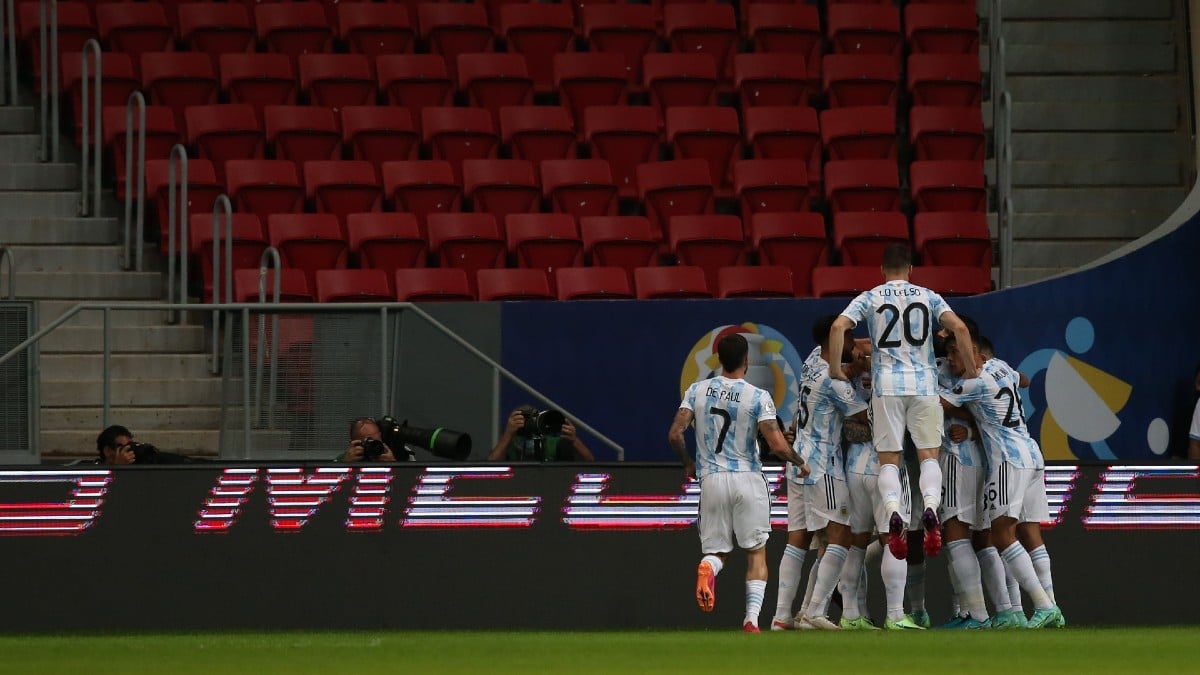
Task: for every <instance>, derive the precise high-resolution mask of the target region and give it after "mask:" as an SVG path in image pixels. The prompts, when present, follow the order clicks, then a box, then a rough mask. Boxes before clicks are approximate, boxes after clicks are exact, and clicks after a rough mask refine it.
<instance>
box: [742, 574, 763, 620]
mask: <svg viewBox="0 0 1200 675" xmlns="http://www.w3.org/2000/svg"><path fill="white" fill-rule="evenodd" d="M766 592H767V580H766V579H747V580H746V620H745V621H743V622H742V623H752V624H754V625H755V626H757V625H758V615H759V614H762V605H763V595H765V594H766Z"/></svg>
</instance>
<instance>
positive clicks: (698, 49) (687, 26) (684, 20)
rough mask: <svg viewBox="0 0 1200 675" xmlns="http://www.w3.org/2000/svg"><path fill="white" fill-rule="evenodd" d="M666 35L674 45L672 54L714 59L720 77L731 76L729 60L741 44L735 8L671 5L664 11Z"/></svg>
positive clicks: (725, 6)
mask: <svg viewBox="0 0 1200 675" xmlns="http://www.w3.org/2000/svg"><path fill="white" fill-rule="evenodd" d="M663 34H664V35H666V37H667V40H668V41H669V42H670V44H671V51H674V52H679V53H683V54H708V55H709V56H711V57H712V58H713V61H714V62H715V63H716V65H717V74H718V75H723V74H724V73H726V72H728V68H729V60H730V57H731V56H733V53H734V51H736V49H737V44H738V29H737V19H736V17H735V16H734V12H733V6H732V5H722V4H717V3H700V4H692V3H688V4H669V5H667V6H665V7H663Z"/></svg>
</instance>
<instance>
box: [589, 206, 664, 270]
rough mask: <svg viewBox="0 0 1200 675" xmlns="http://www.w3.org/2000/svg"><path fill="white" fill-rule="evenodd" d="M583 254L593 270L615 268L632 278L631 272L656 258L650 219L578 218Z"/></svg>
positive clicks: (636, 217) (626, 217)
mask: <svg viewBox="0 0 1200 675" xmlns="http://www.w3.org/2000/svg"><path fill="white" fill-rule="evenodd" d="M579 234H580V237H581V238H582V239H583V250H584V254H585V255H586V256H587V257H588V259H589V260H590V261H591V264H592V265H594V266H596V267H618V268H620V269H623V270H625V272H626V274H627V275H629V277H630V278H631V279H632V278H633V270H635V269H636V268H638V267H649V266H652V265H654V264H655V262H656V261H657V259H658V242H659V240H660V239H661V237H659V236H656V235H655V231H654V226H653V225H651V224H650V219H648V218H646V217H644V216H595V217H591V218H580V219H579Z"/></svg>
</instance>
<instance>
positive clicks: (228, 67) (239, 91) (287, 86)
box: [220, 54, 300, 115]
mask: <svg viewBox="0 0 1200 675" xmlns="http://www.w3.org/2000/svg"><path fill="white" fill-rule="evenodd" d="M220 70H221V88H222V89H224V90H225V91H226V93H228V94H229V102H230V103H246V104H249V105H252V106H254V108H255V110H256V111H257V114H259V115H261V114H262V109H263V108H265V107H266V106H269V105H295V104H296V96H297V94H298V93H299V91H300V87H299V82H297V80H296V69H295V68H294V67H293V66H292V60H291V59H289V58H288V57H287V56H284V55H283V54H222V55H221V57H220Z"/></svg>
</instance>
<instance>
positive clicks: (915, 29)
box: [904, 3, 979, 54]
mask: <svg viewBox="0 0 1200 675" xmlns="http://www.w3.org/2000/svg"><path fill="white" fill-rule="evenodd" d="M904 33H905V35H906V36H907V37H908V46H909V49H910V50H911V51H912V53H914V54H978V53H979V24H978V18H977V17H976V16H975V4H974V3H971V4H947V3H912V4H909V5H908V6H907V7H905V8H904Z"/></svg>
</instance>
